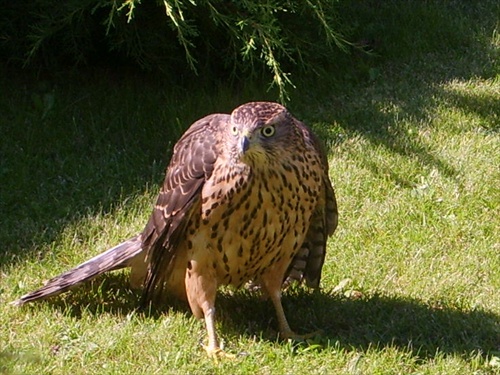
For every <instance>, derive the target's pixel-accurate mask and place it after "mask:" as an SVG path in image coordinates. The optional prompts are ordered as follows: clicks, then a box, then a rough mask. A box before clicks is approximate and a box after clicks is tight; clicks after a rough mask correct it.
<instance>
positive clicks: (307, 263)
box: [285, 121, 338, 288]
mask: <svg viewBox="0 0 500 375" xmlns="http://www.w3.org/2000/svg"><path fill="white" fill-rule="evenodd" d="M296 125H297V127H298V129H299V131H300V132H301V133H302V136H303V137H304V140H305V142H306V144H309V146H311V147H313V148H314V150H315V152H317V153H318V156H319V159H320V160H321V168H322V175H323V182H322V183H323V191H322V194H323V199H321V200H320V204H318V207H316V210H315V212H314V213H313V216H312V218H311V225H310V227H309V230H308V232H307V235H306V238H305V239H304V242H303V244H302V246H301V248H300V250H299V251H298V253H297V254H296V255H295V257H294V258H293V260H292V263H291V264H290V266H289V268H288V271H287V274H286V275H285V283H290V282H292V281H299V282H301V281H302V280H305V282H306V285H307V286H309V287H311V288H318V287H319V282H320V279H321V270H322V268H323V263H324V262H325V255H326V240H327V238H328V236H330V235H332V234H333V232H334V231H335V229H336V228H337V223H338V211H337V200H336V198H335V192H334V190H333V186H332V183H331V181H330V178H329V176H328V169H329V168H328V158H327V155H326V152H325V150H324V147H323V145H322V143H321V142H320V141H319V139H318V138H317V137H316V136H315V135H314V133H313V132H312V131H311V130H310V129H309V128H308V127H307V126H306V125H305V124H303V123H301V122H299V121H296Z"/></svg>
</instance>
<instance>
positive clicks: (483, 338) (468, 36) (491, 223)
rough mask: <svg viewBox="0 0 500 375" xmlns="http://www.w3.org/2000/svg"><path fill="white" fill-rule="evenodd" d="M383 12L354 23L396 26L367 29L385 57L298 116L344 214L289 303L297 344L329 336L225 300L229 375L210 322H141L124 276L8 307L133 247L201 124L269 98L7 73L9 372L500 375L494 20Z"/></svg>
mask: <svg viewBox="0 0 500 375" xmlns="http://www.w3.org/2000/svg"><path fill="white" fill-rule="evenodd" d="M390 3H392V5H394V4H399V6H392V7H389V6H388V5H380V7H375V8H374V9H372V8H370V9H368V6H365V5H363V2H353V5H351V7H352V8H350V9H348V10H350V11H353V12H354V11H356V12H357V13H356V12H354V13H353V14H354V16H353V19H354V20H356V19H357V18H359V20H367V19H377V17H379V18H380V19H383V20H385V22H380V23H377V22H376V21H373V22H372V23H366V24H363V26H362V27H361V26H359V25H358V27H359V30H360V31H359V34H360V35H359V36H360V37H362V36H363V35H365V34H363V33H366V34H367V35H369V36H370V37H371V36H372V35H374V38H375V41H374V46H375V47H374V51H373V55H372V56H364V55H362V54H360V55H350V56H345V57H344V58H345V59H346V60H347V61H349V59H352V60H353V61H354V63H353V65H352V67H348V66H347V67H345V68H344V69H341V70H339V71H337V70H335V69H332V70H331V72H330V74H331V76H330V77H316V76H303V77H298V78H297V81H296V83H297V88H296V89H295V90H294V91H293V92H292V93H291V101H290V103H288V107H289V108H290V110H291V112H292V113H294V115H295V116H296V117H298V118H300V119H302V120H304V121H305V122H306V123H308V124H309V125H310V126H311V127H313V128H314V129H315V131H316V132H317V133H318V134H319V135H320V136H321V138H322V139H323V140H324V141H325V144H326V146H327V150H328V155H329V161H330V176H331V178H332V181H333V182H334V185H335V189H336V193H337V198H338V204H339V211H340V224H339V228H338V230H337V232H336V233H335V234H334V236H333V237H332V238H331V239H330V240H329V242H328V254H327V259H326V262H325V266H324V269H323V278H322V283H321V285H322V289H321V291H319V292H311V291H308V290H307V289H305V288H303V287H299V288H292V289H290V290H287V291H286V292H285V294H284V298H283V300H284V307H285V311H286V312H287V316H288V318H289V320H290V324H291V326H292V328H294V329H295V330H296V331H298V332H299V333H307V332H314V331H318V330H320V331H321V332H319V333H318V335H317V336H315V337H313V338H312V339H310V340H308V341H307V342H302V343H299V342H288V341H280V340H278V339H277V332H276V328H277V322H276V319H275V315H274V310H273V308H272V306H271V303H270V302H269V301H265V300H261V299H260V298H259V297H258V296H256V295H254V294H252V293H249V292H247V291H233V290H226V289H224V290H222V291H221V293H220V295H219V297H218V300H217V307H218V321H217V328H218V331H219V333H220V335H221V337H222V339H223V341H224V346H225V350H226V351H228V352H229V353H233V354H237V356H236V358H235V359H234V360H222V361H220V362H218V363H216V362H214V361H213V360H211V359H209V358H207V356H206V354H205V352H204V351H203V349H202V348H201V346H200V342H202V341H203V340H204V339H205V329H204V324H203V322H201V321H198V320H196V319H195V318H194V317H193V316H192V315H191V313H190V312H189V309H188V307H187V306H186V305H183V304H180V303H175V302H173V303H172V304H170V305H168V306H154V307H153V308H152V309H150V310H147V311H145V310H140V309H138V298H139V296H138V295H137V294H136V293H135V292H133V291H131V290H130V289H129V288H128V285H127V278H126V276H127V274H126V271H125V272H116V273H113V274H109V275H105V276H103V277H100V278H98V279H96V280H95V281H94V282H93V283H90V284H88V285H84V286H82V287H80V288H78V289H75V290H74V291H71V292H69V293H67V294H65V295H62V296H60V297H56V298H53V299H51V300H47V301H43V302H39V303H35V304H32V305H28V306H25V307H22V308H17V307H14V306H11V305H9V304H8V302H10V301H13V300H14V299H16V298H17V297H19V296H20V295H21V294H24V293H26V292H28V291H30V290H32V289H33V288H36V287H37V286H39V285H41V283H42V282H43V280H46V279H48V278H50V277H52V276H54V275H56V274H58V273H60V272H62V271H64V270H67V269H68V268H70V267H72V266H74V265H76V264H78V263H79V262H81V261H84V260H86V259H88V258H89V257H91V256H93V255H95V254H97V253H99V252H101V251H103V250H105V249H107V248H108V247H111V246H112V245H114V244H117V243H118V242H120V241H121V240H123V239H125V238H127V237H128V236H131V235H132V234H135V233H136V232H138V231H140V230H141V229H142V227H143V225H144V224H145V222H146V220H147V218H148V216H149V213H150V210H151V207H152V204H153V202H154V199H155V196H156V194H157V192H158V184H159V183H160V182H161V181H162V177H163V173H164V168H165V166H166V164H167V162H168V160H169V156H170V152H171V149H172V146H173V144H174V143H175V141H176V140H177V139H178V138H179V137H180V135H181V134H182V131H183V130H184V129H185V128H186V127H187V126H188V125H189V124H190V123H191V122H193V121H194V120H196V119H197V118H200V117H202V116H204V115H205V114H208V113H212V112H228V111H230V110H231V109H232V108H234V107H236V106H237V105H239V104H241V103H243V102H246V101H249V100H265V99H266V100H268V99H275V98H276V96H275V95H274V93H273V92H268V91H267V90H266V87H265V86H262V87H260V86H258V85H256V84H249V85H248V86H245V88H244V89H241V90H238V91H237V92H235V91H234V90H232V89H230V88H228V87H225V86H224V85H222V84H220V85H217V86H210V85H208V84H205V83H201V84H200V85H199V86H194V85H193V84H192V83H190V84H189V86H187V87H184V88H182V87H179V86H171V85H169V84H168V83H166V82H162V80H161V79H158V77H150V76H148V75H147V74H144V75H141V74H138V73H137V74H129V72H123V71H120V70H116V71H115V70H112V69H100V70H99V69H89V70H80V71H78V72H68V71H65V72H61V73H52V74H44V73H39V74H35V73H33V72H29V73H23V74H21V73H22V72H21V73H20V72H18V71H15V70H14V71H11V70H6V69H4V70H3V73H2V74H1V75H0V86H1V87H2V89H1V90H0V113H1V118H0V130H1V132H0V137H1V139H0V181H1V183H0V213H1V216H0V217H1V219H0V241H1V243H2V248H1V250H0V373H5V374H54V375H56V374H170V373H172V374H173V373H190V374H212V373H213V374H229V373H230V374H295V373H301V372H306V373H312V374H477V375H479V374H499V373H500V236H499V234H498V228H500V215H499V212H500V168H499V167H500V135H499V129H500V126H499V124H500V72H499V67H500V65H499V49H500V37H499V32H500V29H499V24H498V22H499V21H498V14H500V9H499V6H498V4H497V3H496V2H495V1H484V2H472V3H471V4H469V3H467V4H469V5H467V6H466V5H463V4H462V5H460V4H459V2H453V3H454V5H456V6H453V7H452V6H451V5H450V6H445V5H443V3H442V2H438V1H430V2H425V4H424V3H418V4H417V3H413V5H412V6H409V7H410V8H411V9H406V8H407V6H408V4H406V3H405V2H397V1H393V2H390ZM403 3H404V4H403ZM415 4H416V5H415ZM419 4H420V5H419ZM457 4H458V5H460V6H458V5H457ZM440 7H441V8H440ZM443 9H445V10H446V11H445V12H441V10H443ZM370 12H371V13H370ZM495 15H496V16H495ZM372 16H377V17H372ZM417 21H418V22H421V24H419V25H420V26H419V28H418V30H416V29H412V25H414V24H418V22H417ZM273 95H274V96H273Z"/></svg>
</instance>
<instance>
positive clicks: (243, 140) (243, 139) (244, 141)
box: [240, 134, 250, 154]
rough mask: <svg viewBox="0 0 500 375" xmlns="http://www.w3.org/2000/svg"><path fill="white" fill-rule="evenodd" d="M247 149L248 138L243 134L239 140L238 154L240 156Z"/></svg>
mask: <svg viewBox="0 0 500 375" xmlns="http://www.w3.org/2000/svg"><path fill="white" fill-rule="evenodd" d="M249 148H250V139H249V138H248V135H246V134H243V135H242V137H241V139H240V152H241V153H242V154H245V153H246V152H247V151H248V149H249Z"/></svg>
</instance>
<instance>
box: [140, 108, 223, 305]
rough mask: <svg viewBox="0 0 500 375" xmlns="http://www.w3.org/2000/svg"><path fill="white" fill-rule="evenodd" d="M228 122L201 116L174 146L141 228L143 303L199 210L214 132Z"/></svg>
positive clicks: (213, 153)
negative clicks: (145, 269)
mask: <svg viewBox="0 0 500 375" xmlns="http://www.w3.org/2000/svg"><path fill="white" fill-rule="evenodd" d="M228 121H229V115H225V114H215V115H209V116H207V117H204V118H203V119H201V120H198V121H196V122H195V123H194V124H193V125H191V127H190V128H189V129H188V130H187V131H186V133H184V135H183V136H182V138H181V139H180V140H179V141H178V142H177V144H176V145H175V147H174V152H173V155H172V159H171V160H170V164H169V166H168V168H167V173H166V177H165V181H164V183H163V186H162V188H161V191H160V194H159V195H158V199H157V202H156V205H155V208H154V210H153V213H152V215H151V217H150V220H149V222H148V223H147V225H146V227H145V229H144V231H143V237H144V238H145V248H146V249H147V259H148V262H149V265H148V274H147V276H146V280H145V283H144V286H145V287H144V294H143V301H144V302H145V301H147V300H150V299H151V298H153V296H154V295H155V293H156V292H155V291H156V290H161V287H162V284H163V282H164V279H165V277H166V273H167V272H168V269H169V265H170V264H171V260H172V259H173V257H174V256H175V251H176V248H177V246H178V244H179V242H180V241H182V239H183V238H184V234H185V230H186V227H187V224H188V222H189V220H190V218H191V215H193V214H198V213H199V211H198V210H199V202H200V194H201V189H202V187H203V185H204V183H205V181H206V180H207V179H208V178H210V176H211V174H212V171H213V167H214V164H215V161H216V160H217V156H218V155H219V149H220V146H219V139H218V137H217V134H218V132H219V130H220V129H221V127H223V126H224V125H225V123H227V122H228Z"/></svg>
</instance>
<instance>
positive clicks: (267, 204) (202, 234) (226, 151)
mask: <svg viewBox="0 0 500 375" xmlns="http://www.w3.org/2000/svg"><path fill="white" fill-rule="evenodd" d="M337 216H338V213H337V203H336V199H335V194H334V190H333V187H332V184H331V181H330V179H329V176H328V161H327V158H326V155H325V153H324V151H323V149H322V148H321V147H320V144H319V141H318V140H317V138H316V137H315V136H314V135H313V133H312V132H311V130H310V129H309V128H308V127H307V126H306V125H304V124H303V123H302V122H300V121H298V120H297V119H295V118H294V117H293V116H292V115H291V114H290V113H289V112H288V110H287V109H286V108H285V107H283V106H282V105H280V104H277V103H271V102H251V103H247V104H244V105H241V106H239V107H238V108H236V109H235V110H234V111H233V112H232V113H231V114H230V115H229V114H212V115H208V116H206V117H204V118H202V119H201V120H198V121H196V122H195V123H194V124H192V125H191V126H190V127H189V129H188V130H187V131H186V132H185V133H184V135H183V136H182V137H181V139H180V140H179V141H178V142H177V144H176V145H175V146H174V151H173V155H172V158H171V161H170V164H169V166H168V168H167V172H166V177H165V181H164V183H163V186H162V188H161V191H160V193H159V195H158V198H157V201H156V205H155V206H154V209H153V212H152V214H151V216H150V218H149V221H148V222H147V224H146V226H145V228H144V230H143V231H142V232H141V233H140V234H138V235H136V236H134V237H132V238H130V239H128V240H127V241H125V242H123V243H121V244H119V245H117V246H115V247H113V248H111V249H109V250H107V251H106V252H104V253H102V254H100V255H97V256H96V257H94V258H92V259H90V260H88V261H86V262H85V263H82V264H81V265H79V266H77V267H76V268H74V269H72V270H69V271H67V272H65V273H63V274H61V275H59V276H56V277H54V278H53V279H50V280H49V281H48V282H47V283H46V284H45V285H44V286H43V287H41V288H40V289H38V290H35V291H33V292H31V293H28V294H26V295H24V296H22V297H21V298H20V299H18V300H17V301H15V302H14V304H17V305H22V304H24V303H26V302H31V301H34V300H37V299H40V298H45V297H48V296H52V295H55V294H59V293H62V292H65V291H67V290H68V289H70V288H71V287H73V286H74V285H76V284H79V283H81V282H84V281H86V280H89V279H91V278H93V277H95V276H97V275H99V274H102V273H104V272H107V271H110V270H114V269H119V268H124V267H130V268H131V273H130V278H131V284H132V286H135V287H138V286H142V287H143V298H144V300H145V301H149V300H151V299H153V298H154V297H155V296H157V295H160V294H166V295H168V296H173V297H176V298H179V299H183V300H187V302H188V303H189V306H190V308H191V311H192V312H193V314H194V315H195V316H196V317H197V318H199V319H202V318H203V319H204V320H205V324H206V330H207V334H208V345H207V346H205V349H206V350H207V352H208V353H209V354H210V355H213V356H217V355H219V354H220V353H222V351H221V349H220V346H219V340H218V338H217V334H216V331H215V324H214V319H215V299H216V292H217V288H218V287H219V286H221V285H233V286H235V287H241V286H243V285H245V284H246V283H248V282H252V283H254V284H256V285H259V287H260V289H261V290H262V291H263V292H264V293H265V294H266V295H267V296H268V297H269V298H270V300H271V301H272V303H273V305H274V308H275V310H276V315H277V320H278V325H279V332H280V336H281V337H283V338H293V337H295V336H296V335H295V333H294V332H293V331H292V330H291V328H290V326H289V324H288V322H287V319H286V317H285V313H284V310H283V306H282V303H281V292H282V289H283V287H284V285H287V284H288V283H290V282H294V281H297V282H303V281H304V282H305V283H306V285H307V286H309V287H312V288H317V287H319V282H320V276H321V270H322V267H323V263H324V259H325V250H326V240H327V237H328V236H329V235H331V234H332V233H333V232H334V230H335V228H336V226H337Z"/></svg>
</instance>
